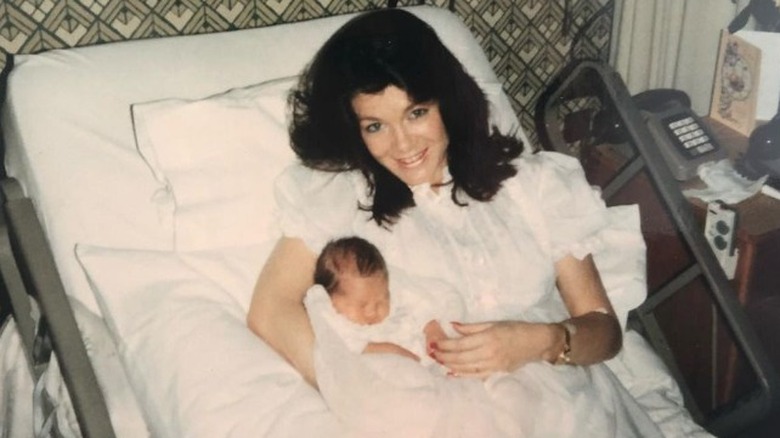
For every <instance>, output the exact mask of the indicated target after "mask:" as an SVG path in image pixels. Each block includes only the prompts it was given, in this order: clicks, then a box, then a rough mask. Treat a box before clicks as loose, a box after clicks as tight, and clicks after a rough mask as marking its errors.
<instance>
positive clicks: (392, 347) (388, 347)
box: [363, 342, 420, 362]
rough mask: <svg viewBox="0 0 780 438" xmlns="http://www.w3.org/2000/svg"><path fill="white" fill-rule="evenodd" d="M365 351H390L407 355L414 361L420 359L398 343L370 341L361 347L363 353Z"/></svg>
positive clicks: (365, 352)
mask: <svg viewBox="0 0 780 438" xmlns="http://www.w3.org/2000/svg"><path fill="white" fill-rule="evenodd" d="M367 353H392V354H398V355H400V356H404V357H408V358H409V359H412V360H414V361H416V362H419V361H420V358H419V356H417V355H416V354H414V353H412V352H411V351H409V350H407V349H406V348H404V347H401V346H400V345H397V344H393V343H392V342H370V343H369V344H368V345H366V348H365V349H363V354H367Z"/></svg>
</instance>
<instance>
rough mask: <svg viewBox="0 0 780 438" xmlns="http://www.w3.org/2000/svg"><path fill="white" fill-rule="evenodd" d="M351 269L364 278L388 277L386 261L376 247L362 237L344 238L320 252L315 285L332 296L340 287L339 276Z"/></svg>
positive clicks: (333, 241) (315, 273)
mask: <svg viewBox="0 0 780 438" xmlns="http://www.w3.org/2000/svg"><path fill="white" fill-rule="evenodd" d="M350 269H356V270H357V273H358V274H359V275H361V276H364V277H368V276H371V275H374V274H377V273H381V274H383V275H384V276H385V277H387V265H386V264H385V259H384V257H382V253H380V252H379V249H377V247H376V246H374V245H373V244H371V242H369V241H367V240H365V239H363V238H360V237H343V238H341V239H336V240H331V241H330V242H328V243H327V245H325V247H324V248H323V249H322V251H321V252H320V255H319V257H317V264H316V267H315V269H314V283H316V284H320V285H322V286H323V287H324V288H325V290H327V291H328V293H329V294H332V293H333V291H334V290H336V289H337V288H338V286H339V276H340V275H341V274H343V273H344V272H345V271H348V270H350Z"/></svg>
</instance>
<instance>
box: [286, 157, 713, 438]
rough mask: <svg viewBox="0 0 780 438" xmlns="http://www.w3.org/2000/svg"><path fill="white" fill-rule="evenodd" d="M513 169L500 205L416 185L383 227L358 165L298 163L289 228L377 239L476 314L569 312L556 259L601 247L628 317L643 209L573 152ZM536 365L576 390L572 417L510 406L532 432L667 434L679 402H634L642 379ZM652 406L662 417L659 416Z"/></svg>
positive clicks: (523, 161)
mask: <svg viewBox="0 0 780 438" xmlns="http://www.w3.org/2000/svg"><path fill="white" fill-rule="evenodd" d="M515 164H516V167H517V169H518V172H517V175H516V176H515V177H513V178H510V179H508V180H506V181H505V182H504V184H503V187H502V189H501V190H500V191H499V192H498V193H497V194H496V196H495V197H494V199H493V200H492V201H490V202H478V201H474V200H471V199H469V198H467V197H466V196H465V195H461V197H460V198H459V200H460V201H465V202H468V206H467V207H461V206H458V205H456V204H455V203H454V202H453V201H452V199H451V190H450V189H449V187H448V186H444V187H442V188H440V189H439V190H438V191H434V190H432V189H431V188H430V187H429V186H428V185H422V186H416V187H413V188H412V191H413V193H414V200H415V204H416V206H415V207H413V208H410V209H407V210H405V211H404V212H403V213H402V215H401V217H400V218H399V220H398V221H397V223H395V224H394V225H392V226H390V227H389V228H386V227H380V226H377V225H376V223H375V222H374V221H372V220H371V219H370V213H369V212H366V211H363V210H361V209H360V208H358V206H359V205H370V204H371V202H370V199H369V198H367V187H366V184H365V181H364V179H363V177H362V175H361V174H360V173H359V172H343V173H326V172H317V171H312V170H309V169H306V168H304V167H302V166H293V167H291V168H289V169H288V170H287V171H286V172H285V173H284V174H282V175H281V176H280V179H279V180H278V182H277V186H276V197H277V203H278V205H279V212H280V216H281V217H280V221H279V223H280V224H281V227H282V232H283V234H284V235H286V236H290V237H299V238H301V239H303V240H304V242H305V243H306V244H307V245H308V247H309V248H310V249H311V250H312V251H313V252H314V253H318V252H319V251H320V250H321V249H322V247H323V246H324V245H325V243H326V242H327V241H328V240H330V239H333V238H337V237H342V236H348V235H358V236H361V237H363V238H365V239H367V240H369V241H370V242H372V243H374V244H375V245H376V246H377V247H378V248H379V249H380V251H381V252H382V254H383V255H384V257H385V258H386V260H387V262H388V264H390V265H395V266H398V267H400V268H401V269H404V270H406V271H407V272H408V273H409V274H411V275H419V276H426V277H433V278H438V279H442V280H443V281H446V282H448V283H450V284H452V285H454V286H456V288H457V290H458V292H459V293H460V295H461V297H462V299H463V301H464V302H465V303H466V309H467V316H466V320H467V321H490V320H525V321H539V322H552V321H560V320H563V319H565V318H567V317H568V313H567V311H566V308H565V306H564V305H563V303H562V301H561V298H560V294H559V292H558V291H557V289H556V285H555V272H554V268H553V266H554V262H555V260H557V259H559V258H560V257H562V256H564V255H566V254H572V255H574V256H575V257H578V258H582V257H584V256H586V255H587V254H591V253H592V254H594V260H595V261H596V264H597V267H598V268H599V271H600V273H601V275H602V280H603V282H604V284H605V287H606V288H607V291H608V294H609V296H610V299H611V301H612V303H613V306H614V307H615V310H616V312H617V314H618V316H619V318H620V319H621V322H622V323H623V324H625V316H626V314H627V312H628V311H630V310H631V309H632V308H634V307H636V306H637V305H638V304H640V303H641V302H642V300H644V298H645V293H646V291H645V278H644V262H645V259H644V246H643V242H642V239H641V234H640V232H639V226H638V210H637V209H636V207H619V208H606V207H605V205H604V203H603V201H602V200H601V198H600V194H599V192H598V191H597V190H595V189H594V188H592V187H591V186H589V185H588V184H587V182H586V180H585V178H584V175H583V172H582V169H581V167H580V164H579V162H578V161H576V160H575V159H573V158H571V157H568V156H565V155H562V154H558V153H552V152H540V153H537V154H534V155H526V156H523V157H521V158H518V159H517V160H516V162H515ZM605 248H606V249H605ZM626 340H628V339H626ZM528 367H529V366H526V367H524V368H528ZM531 367H532V368H533V369H534V372H536V373H537V379H539V380H541V381H544V385H546V388H547V389H548V390H549V391H554V392H556V393H558V394H563V395H564V396H565V397H566V399H567V400H568V401H569V402H570V403H571V405H570V406H573V412H572V415H571V416H570V417H567V416H564V415H563V413H562V412H560V411H558V410H557V409H555V407H548V408H549V409H545V408H544V407H542V406H524V407H517V406H506V410H507V411H508V412H515V411H516V412H517V415H525V416H527V417H528V421H529V422H533V423H535V424H536V426H535V427H536V429H535V430H532V431H531V433H529V434H528V436H532V435H536V436H544V435H545V433H547V434H549V433H554V434H555V436H599V437H607V436H614V437H628V436H662V434H661V431H660V430H659V428H658V427H657V426H656V424H654V421H653V420H655V422H657V423H662V421H661V420H663V418H661V417H662V416H663V415H667V414H668V412H677V411H675V409H674V408H675V407H677V406H672V407H670V409H665V408H658V409H655V408H654V407H653V409H649V408H645V409H643V407H644V406H640V405H639V404H638V403H637V402H636V401H635V399H634V397H636V396H637V395H642V394H638V393H635V394H633V395H634V397H632V394H629V392H628V391H627V390H626V388H625V387H624V385H626V386H628V387H629V388H631V389H635V388H638V387H640V386H641V385H639V384H636V382H634V381H628V382H626V381H625V380H631V379H634V378H636V376H634V373H633V372H631V370H629V371H625V367H622V368H621V367H620V366H618V367H617V368H618V369H619V370H623V371H625V372H620V373H619V374H620V378H621V379H623V380H624V382H623V384H621V381H620V380H618V378H617V377H616V376H615V374H614V373H613V372H612V371H611V370H610V367H608V366H607V365H605V364H600V365H596V366H590V367H560V366H558V367H555V366H552V365H547V364H531ZM524 375H525V376H528V375H529V373H525V374H524ZM661 375H663V373H661ZM653 376H654V377H657V373H656V374H653ZM669 380H671V379H669ZM534 384H538V382H534ZM521 386H522V385H521ZM671 386H672V389H675V388H676V387H674V385H673V384H672V385H671ZM636 391H639V390H636ZM636 391H635V392H636ZM672 393H674V391H672ZM671 398H672V400H671V401H670V402H669V403H671V404H672V405H674V404H675V403H679V400H678V399H677V396H676V393H674V394H672V397H671ZM509 399H511V397H510V398H509ZM656 402H657V400H656V399H653V401H652V403H656ZM663 403H666V401H663ZM663 403H662V404H663ZM568 409H569V408H567V410H568ZM648 411H649V412H650V414H651V415H653V414H655V413H656V411H657V412H658V413H657V415H653V417H652V420H651V417H650V416H648ZM678 411H680V412H684V411H683V410H678ZM676 415H677V417H679V416H680V415H679V414H676ZM567 419H568V420H570V421H567ZM679 420H680V421H677V420H675V421H673V422H670V424H669V426H668V427H669V428H668V429H665V430H664V433H666V434H667V435H670V434H671V435H675V434H676V433H678V432H680V433H685V434H693V433H700V432H701V429H700V428H698V426H696V425H695V424H694V423H693V422H692V421H690V419H689V418H687V417H684V418H680V419H679ZM548 423H550V424H548ZM661 426H662V427H663V426H665V425H664V424H661ZM680 436H682V435H680Z"/></svg>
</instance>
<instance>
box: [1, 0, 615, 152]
mask: <svg viewBox="0 0 780 438" xmlns="http://www.w3.org/2000/svg"><path fill="white" fill-rule="evenodd" d="M418 3H422V2H421V1H399V2H398V5H399V6H405V5H412V4H418ZM427 4H430V5H434V6H438V7H442V8H446V7H449V6H450V4H452V5H453V6H454V9H455V12H456V13H457V14H458V15H459V16H460V17H461V18H462V19H463V21H464V22H465V23H466V24H467V25H468V26H469V28H470V29H471V30H472V32H473V33H474V35H475V37H476V38H477V40H478V41H479V42H480V44H481V45H482V47H483V49H484V50H485V53H486V54H487V55H488V59H490V62H491V64H492V65H493V68H494V69H495V71H496V73H497V74H498V76H499V77H500V78H501V80H502V82H503V84H504V88H505V90H506V92H507V94H508V95H509V96H510V98H511V100H512V103H513V105H514V107H515V109H516V110H517V111H518V113H520V114H521V118H522V121H523V126H524V128H525V129H526V131H527V132H528V133H529V135H530V136H531V137H533V138H535V136H534V135H533V119H532V117H533V109H534V105H535V104H536V100H537V98H538V96H539V94H540V93H541V92H542V90H543V89H544V87H545V86H546V84H548V83H549V81H550V79H551V78H552V77H553V76H554V75H555V74H556V73H557V72H558V71H559V70H560V69H561V68H562V67H563V66H564V65H566V63H567V62H569V60H570V59H571V58H572V57H579V58H582V57H587V58H599V59H604V60H606V59H608V56H609V53H608V52H609V46H610V38H611V29H612V14H611V11H609V10H607V11H606V12H609V13H606V14H602V15H596V14H597V12H598V11H599V10H601V9H606V7H604V5H607V4H611V1H610V0H454V1H450V0H432V1H431V0H429V1H428V2H427ZM386 5H387V2H386V1H378V0H374V1H371V0H202V1H201V0H0V67H2V66H4V65H5V63H6V54H14V53H36V52H40V51H44V50H51V49H57V48H65V47H76V46H85V45H91V44H102V43H107V42H112V41H123V40H132V39H142V38H154V37H163V36H173V35H188V34H200V33H210V32H219V31H229V30H235V29H245V28H255V27H262V26H270V25H274V24H279V23H286V22H294V21H302V20H309V19H313V18H319V17H324V16H330V15H337V14H345V13H350V12H357V11H362V10H367V9H373V8H379V7H385V6H386ZM596 17H597V19H594V18H596ZM586 25H587V29H588V31H587V32H584V33H582V37H581V38H578V39H577V43H576V44H573V41H574V39H575V36H576V35H577V34H578V31H579V29H581V28H583V26H586ZM573 46H574V47H573Z"/></svg>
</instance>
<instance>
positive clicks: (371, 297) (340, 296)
mask: <svg viewBox="0 0 780 438" xmlns="http://www.w3.org/2000/svg"><path fill="white" fill-rule="evenodd" d="M331 299H332V300H333V307H334V308H336V311H337V312H339V313H340V314H342V315H344V317H346V318H347V319H349V320H350V321H352V322H354V323H357V324H362V325H368V324H376V323H378V322H381V321H382V320H384V319H385V318H387V315H388V313H390V291H389V289H388V284H387V277H386V276H385V275H383V274H382V273H377V274H374V275H370V276H367V277H361V276H360V275H359V274H357V273H344V274H342V275H341V276H340V277H339V287H338V288H337V289H336V290H334V291H333V294H332V296H331Z"/></svg>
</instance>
